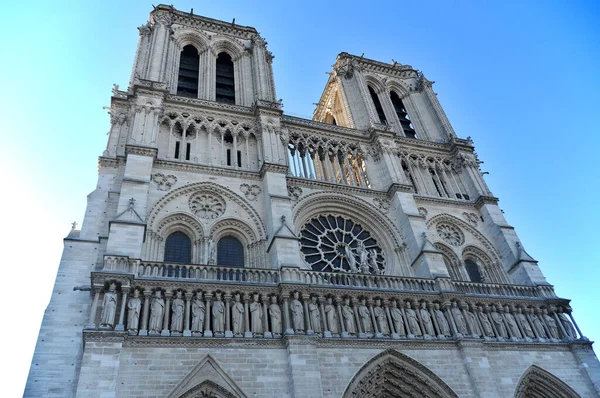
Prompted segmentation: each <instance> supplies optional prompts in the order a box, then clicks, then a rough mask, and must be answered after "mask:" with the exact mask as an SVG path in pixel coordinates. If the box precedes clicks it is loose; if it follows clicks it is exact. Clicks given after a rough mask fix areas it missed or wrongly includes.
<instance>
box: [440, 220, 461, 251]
mask: <svg viewBox="0 0 600 398" xmlns="http://www.w3.org/2000/svg"><path fill="white" fill-rule="evenodd" d="M436 231H437V234H438V235H439V237H440V238H442V240H443V241H444V242H446V243H448V244H449V245H452V246H460V245H462V244H463V243H465V236H464V235H463V233H462V231H461V230H460V229H459V228H458V227H456V226H454V225H451V224H446V223H439V224H438V225H437V226H436Z"/></svg>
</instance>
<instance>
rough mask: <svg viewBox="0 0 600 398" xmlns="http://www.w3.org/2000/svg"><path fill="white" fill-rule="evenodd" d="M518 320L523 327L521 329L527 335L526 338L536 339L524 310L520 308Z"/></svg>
mask: <svg viewBox="0 0 600 398" xmlns="http://www.w3.org/2000/svg"><path fill="white" fill-rule="evenodd" d="M525 311H527V309H525ZM516 318H517V321H518V322H519V324H520V325H521V329H523V333H525V336H526V337H529V338H531V339H534V338H535V334H533V329H532V328H531V325H530V324H529V321H528V320H527V317H526V316H525V314H523V310H522V309H521V308H520V307H519V308H518V309H517V314H516Z"/></svg>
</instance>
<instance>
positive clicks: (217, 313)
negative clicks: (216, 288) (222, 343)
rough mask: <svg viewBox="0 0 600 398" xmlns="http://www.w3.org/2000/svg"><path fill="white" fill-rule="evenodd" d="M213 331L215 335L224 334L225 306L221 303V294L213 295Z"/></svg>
mask: <svg viewBox="0 0 600 398" xmlns="http://www.w3.org/2000/svg"><path fill="white" fill-rule="evenodd" d="M212 316H213V331H214V332H215V333H220V334H222V333H224V332H225V305H224V304H223V302H222V301H221V293H215V301H214V302H213V306H212Z"/></svg>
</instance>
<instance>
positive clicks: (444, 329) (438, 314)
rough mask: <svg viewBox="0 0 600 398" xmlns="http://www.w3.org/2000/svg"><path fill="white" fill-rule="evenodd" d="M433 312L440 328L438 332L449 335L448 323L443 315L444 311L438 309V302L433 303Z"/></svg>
mask: <svg viewBox="0 0 600 398" xmlns="http://www.w3.org/2000/svg"><path fill="white" fill-rule="evenodd" d="M433 314H434V315H435V320H436V321H437V324H438V327H439V328H440V334H441V335H442V336H446V337H448V336H451V335H452V332H451V331H450V325H449V324H448V320H447V319H446V317H445V316H444V313H443V312H442V311H441V310H440V305H439V303H435V304H434V305H433Z"/></svg>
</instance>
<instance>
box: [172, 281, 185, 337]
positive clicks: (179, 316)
mask: <svg viewBox="0 0 600 398" xmlns="http://www.w3.org/2000/svg"><path fill="white" fill-rule="evenodd" d="M182 296H183V294H182V293H181V291H178V292H177V295H176V296H175V300H173V303H172V304H171V311H172V318H171V332H181V331H183V311H184V308H185V303H184V302H183V299H182Z"/></svg>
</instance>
